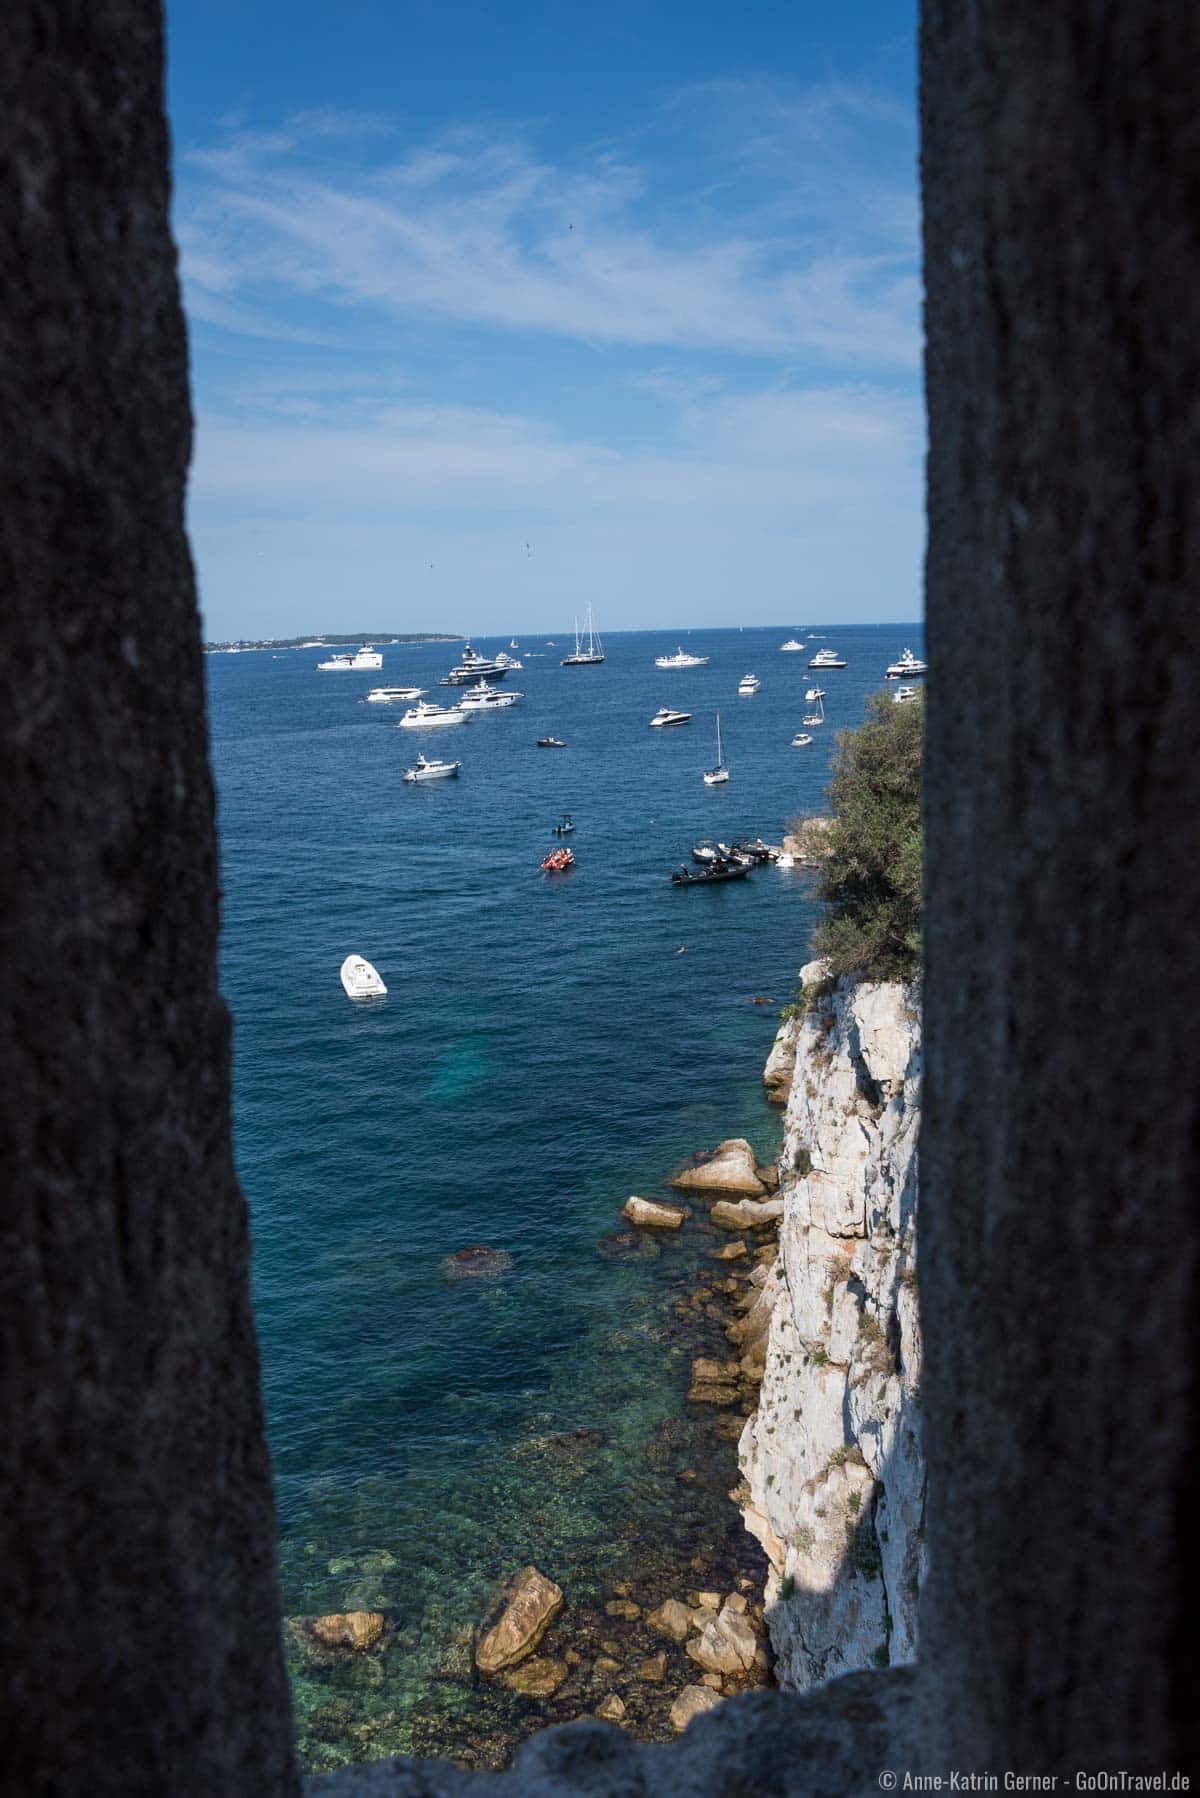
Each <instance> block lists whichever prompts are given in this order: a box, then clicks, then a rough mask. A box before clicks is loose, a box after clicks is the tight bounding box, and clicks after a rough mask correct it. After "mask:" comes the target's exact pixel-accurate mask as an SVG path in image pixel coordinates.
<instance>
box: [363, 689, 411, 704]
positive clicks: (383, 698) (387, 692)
mask: <svg viewBox="0 0 1200 1798" xmlns="http://www.w3.org/2000/svg"><path fill="white" fill-rule="evenodd" d="M424 691H425V689H424V687H372V688H371V691H370V692H369V693H368V694H367V704H368V705H397V704H399V703H400V702H401V701H403V702H404V703H405V704H409V703H411V702H412V700H414V699H420V697H421V695H422V693H423V692H424Z"/></svg>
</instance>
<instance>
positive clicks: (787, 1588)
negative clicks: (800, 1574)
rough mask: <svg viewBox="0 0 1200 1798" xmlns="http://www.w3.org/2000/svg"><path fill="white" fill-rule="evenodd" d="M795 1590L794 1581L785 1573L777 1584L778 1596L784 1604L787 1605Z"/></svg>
mask: <svg viewBox="0 0 1200 1798" xmlns="http://www.w3.org/2000/svg"><path fill="white" fill-rule="evenodd" d="M795 1590H796V1582H795V1580H794V1579H793V1577H792V1575H791V1574H790V1573H785V1574H784V1576H783V1578H782V1579H781V1580H780V1582H779V1596H780V1598H781V1599H782V1600H783V1602H784V1604H786V1603H787V1601H788V1599H789V1598H790V1597H791V1596H792V1593H793V1592H794V1591H795Z"/></svg>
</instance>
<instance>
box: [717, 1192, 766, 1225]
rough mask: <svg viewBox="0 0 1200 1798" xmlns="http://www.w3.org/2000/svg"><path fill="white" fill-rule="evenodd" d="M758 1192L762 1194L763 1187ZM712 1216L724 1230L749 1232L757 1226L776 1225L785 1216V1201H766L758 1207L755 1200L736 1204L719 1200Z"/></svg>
mask: <svg viewBox="0 0 1200 1798" xmlns="http://www.w3.org/2000/svg"><path fill="white" fill-rule="evenodd" d="M758 1190H759V1191H760V1192H761V1191H762V1187H761V1186H760V1187H759V1189H758ZM710 1216H711V1217H712V1221H713V1223H714V1224H720V1226H721V1228H722V1229H723V1230H749V1229H751V1228H752V1227H753V1226H754V1225H755V1224H772V1223H776V1222H777V1221H778V1219H779V1218H781V1217H782V1216H783V1200H782V1199H764V1200H763V1201H762V1203H761V1204H759V1205H756V1204H755V1202H754V1200H753V1199H739V1200H738V1202H737V1203H736V1204H733V1203H731V1201H730V1200H728V1199H718V1200H717V1203H716V1204H715V1205H714V1206H713V1208H712V1211H711V1213H710Z"/></svg>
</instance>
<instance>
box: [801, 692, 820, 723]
mask: <svg viewBox="0 0 1200 1798" xmlns="http://www.w3.org/2000/svg"><path fill="white" fill-rule="evenodd" d="M804 697H805V699H807V700H808V702H809V704H810V705H812V704H814V703H815V705H816V708H817V709H816V711H815V712H807V713H805V717H804V722H805V724H824V722H825V707H824V705H823V704H822V701H823V700H824V698H825V689H824V687H810V688H809V689H808V691H807V693H806V694H805V695H804Z"/></svg>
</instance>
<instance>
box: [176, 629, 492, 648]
mask: <svg viewBox="0 0 1200 1798" xmlns="http://www.w3.org/2000/svg"><path fill="white" fill-rule="evenodd" d="M318 640H319V646H320V647H321V648H322V649H324V648H327V647H328V648H331V649H332V648H333V647H335V646H336V645H337V644H339V643H374V644H375V645H376V647H377V648H381V649H386V648H387V647H388V646H389V644H392V643H460V642H462V641H463V640H464V639H463V633H462V631H351V632H350V633H349V634H348V635H347V634H346V633H345V632H342V631H318V632H317V633H316V634H315V635H314V633H313V632H311V631H310V632H309V633H308V635H307V636H304V637H228V638H226V639H225V641H224V642H221V643H206V644H205V645H204V647H205V649H213V650H217V649H303V648H304V646H305V645H306V644H310V645H313V646H316V645H317V644H318Z"/></svg>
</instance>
